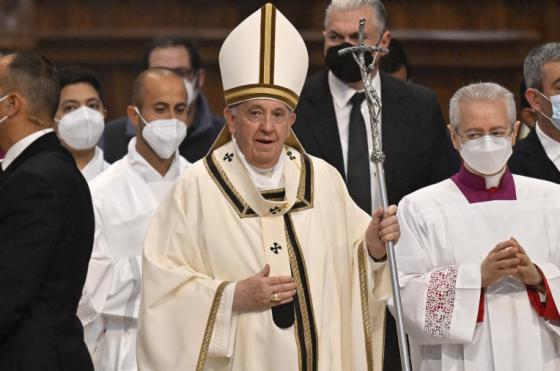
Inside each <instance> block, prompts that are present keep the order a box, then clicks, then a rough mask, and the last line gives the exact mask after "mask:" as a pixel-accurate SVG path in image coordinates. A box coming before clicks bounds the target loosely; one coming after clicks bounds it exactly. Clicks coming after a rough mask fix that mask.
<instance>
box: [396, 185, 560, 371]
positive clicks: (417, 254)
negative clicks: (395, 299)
mask: <svg viewBox="0 0 560 371" xmlns="http://www.w3.org/2000/svg"><path fill="white" fill-rule="evenodd" d="M513 179H514V183H515V191H516V195H517V200H512V201H509V200H508V201H504V200H500V201H488V202H480V203H472V204H469V203H468V201H467V199H466V198H465V196H464V195H463V194H462V193H461V191H460V190H459V188H458V187H457V186H456V185H455V183H454V182H453V181H452V180H450V179H448V180H445V181H443V182H441V183H438V184H436V185H433V186H430V187H426V188H424V189H421V190H419V191H417V192H415V193H412V194H411V195H408V196H406V197H405V198H404V199H403V200H402V201H401V203H400V204H399V210H398V218H399V223H400V227H401V233H402V234H401V238H400V241H399V242H398V244H397V246H396V250H395V251H396V256H397V263H398V269H399V277H400V286H401V295H402V303H403V310H404V320H405V327H406V331H407V332H408V334H409V339H410V345H411V357H412V363H413V369H414V370H415V371H440V370H441V371H443V370H446V371H448V370H454V371H481V370H484V371H492V370H496V371H527V370H539V371H552V370H560V353H559V345H560V343H559V337H558V334H559V333H560V332H559V330H560V327H558V325H559V323H556V321H548V320H545V319H544V318H542V317H539V316H538V315H537V313H536V311H535V310H534V309H533V307H532V306H531V304H530V301H529V299H528V295H527V289H526V287H525V285H524V284H523V283H521V282H520V281H519V280H518V279H516V278H513V277H508V278H505V279H502V280H501V281H499V282H498V283H496V284H494V285H491V286H489V287H487V288H486V291H485V292H484V318H483V321H482V322H478V323H477V315H478V309H479V303H480V300H481V287H480V286H481V277H480V264H481V262H482V260H484V259H485V258H486V257H487V255H488V253H489V252H490V250H491V249H493V248H494V247H495V246H496V245H497V244H498V243H499V242H502V241H506V240H508V239H509V238H510V237H514V238H516V239H517V240H518V241H519V243H520V244H521V246H522V247H523V248H524V249H525V251H526V252H527V254H528V255H529V257H530V258H531V260H532V261H533V262H534V263H535V264H536V265H537V266H538V267H539V268H540V269H541V270H542V272H543V274H544V276H545V278H546V280H547V282H548V285H549V288H550V291H551V293H552V296H553V298H554V301H555V302H556V303H560V270H559V268H558V267H559V265H560V228H559V227H558V220H559V219H558V218H559V215H560V187H559V186H558V185H556V184H553V183H548V182H544V181H541V180H536V179H531V178H526V177H521V176H515V175H514V178H513ZM549 300H550V299H549Z"/></svg>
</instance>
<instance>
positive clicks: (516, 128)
mask: <svg viewBox="0 0 560 371" xmlns="http://www.w3.org/2000/svg"><path fill="white" fill-rule="evenodd" d="M520 125H521V122H520V121H516V122H515V124H513V131H512V132H511V146H512V147H513V146H514V145H515V141H516V140H517V132H518V131H519V126H520Z"/></svg>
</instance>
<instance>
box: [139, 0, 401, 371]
mask: <svg viewBox="0 0 560 371" xmlns="http://www.w3.org/2000/svg"><path fill="white" fill-rule="evenodd" d="M219 60H220V71H221V74H222V82H223V84H224V93H225V100H226V105H227V108H226V109H225V110H224V115H225V117H226V122H227V125H226V127H225V128H224V129H223V131H222V133H221V134H220V136H219V137H218V139H217V141H216V143H214V145H213V147H212V148H211V150H210V152H209V154H208V155H207V156H206V157H205V158H204V159H203V160H202V161H199V162H197V163H196V164H194V165H193V166H192V167H191V168H189V170H188V171H187V172H186V173H185V175H184V176H182V177H181V178H180V179H179V180H178V181H177V183H176V184H175V186H174V188H173V191H172V193H171V194H170V195H169V196H168V197H167V198H166V199H165V200H164V201H163V202H162V205H161V206H160V208H159V209H158V211H157V212H156V214H155V215H154V218H153V220H152V223H151V225H150V229H149V231H148V234H147V237H146V245H145V251H144V260H143V282H142V306H141V310H140V318H139V332H138V366H139V369H140V370H143V371H145V370H151V371H159V370H197V371H202V370H213V371H216V370H223V371H225V370H233V371H262V370H267V371H295V370H310V371H312V370H314V371H316V370H321V371H341V370H355V371H362V370H363V371H365V370H371V371H374V370H375V371H380V370H381V365H382V358H383V355H382V349H383V327H384V313H385V303H386V299H387V297H388V296H389V295H390V292H391V291H390V284H389V277H388V267H387V263H386V262H385V259H386V250H385V242H384V241H386V240H393V241H394V240H396V239H397V238H398V236H399V228H398V223H397V220H396V217H395V215H394V214H395V213H396V207H395V206H392V207H390V208H389V209H388V210H387V213H386V214H385V217H383V210H377V211H376V212H375V213H374V216H375V217H374V218H373V219H372V218H371V217H370V216H369V215H367V214H366V213H365V212H363V211H362V210H361V209H360V208H359V207H358V206H357V205H356V204H355V203H354V202H353V201H352V199H351V198H350V196H349V194H348V191H347V190H346V186H345V184H344V181H343V180H342V178H341V176H340V175H339V173H338V172H337V171H336V169H334V168H333V167H332V166H330V165H328V164H327V163H326V162H324V161H322V160H319V159H317V158H313V157H311V156H308V155H307V154H306V153H305V152H304V151H303V149H302V147H301V145H300V144H299V142H298V140H297V138H296V137H295V135H294V134H293V132H292V131H291V126H292V124H293V123H294V121H295V114H294V113H293V110H294V108H295V106H296V104H297V101H298V97H299V93H300V91H301V88H302V86H303V83H304V80H305V76H306V72H307V66H308V55H307V50H306V48H305V43H304V41H303V39H302V38H301V36H300V35H299V33H298V32H297V30H296V29H295V28H294V27H293V26H292V24H291V23H290V22H289V21H288V20H287V19H286V18H285V17H284V16H283V15H282V14H281V13H280V12H279V11H277V10H276V8H275V7H274V6H273V5H271V4H266V5H265V6H263V7H262V8H261V9H260V10H258V11H257V12H255V13H253V14H252V15H251V16H249V17H248V18H247V19H246V20H245V21H243V22H242V23H241V24H240V25H239V26H238V27H237V28H235V29H234V30H233V31H232V32H231V33H230V35H229V36H228V37H227V38H226V40H225V41H224V44H223V45H222V48H221V50H220V58H219Z"/></svg>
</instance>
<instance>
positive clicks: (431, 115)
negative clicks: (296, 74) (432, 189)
mask: <svg viewBox="0 0 560 371" xmlns="http://www.w3.org/2000/svg"><path fill="white" fill-rule="evenodd" d="M327 76H328V75H327V71H322V72H319V73H318V74H315V75H313V76H312V77H310V78H309V79H308V80H307V82H306V84H305V86H304V88H303V90H302V92H301V95H300V99H299V104H298V106H297V108H296V115H297V118H296V123H295V124H294V131H295V133H296V135H297V137H298V139H299V140H300V141H301V143H302V145H303V147H304V148H305V150H306V151H307V152H308V153H309V154H311V155H314V156H317V157H320V158H322V159H324V160H325V161H327V162H328V163H330V164H331V165H332V166H334V167H335V168H337V170H338V171H339V172H340V174H342V176H343V178H345V174H344V163H343V159H342V148H341V145H340V136H339V133H338V126H337V122H336V115H335V111H334V104H333V98H332V95H331V92H330V89H329V84H328V78H327ZM380 77H381V103H382V105H383V110H382V113H381V121H382V127H383V129H382V132H383V141H382V142H383V152H384V153H385V156H386V160H385V166H384V167H385V177H386V183H387V196H388V199H389V203H391V204H396V203H398V202H399V201H400V199H401V198H403V197H404V196H405V195H407V194H409V193H411V192H413V191H415V190H417V189H419V188H422V187H425V186H427V185H430V184H433V183H436V182H438V181H440V180H443V179H445V178H447V177H449V176H450V175H451V174H453V172H454V171H455V170H456V169H457V168H458V160H457V158H456V157H454V152H452V151H451V150H450V140H449V136H448V134H447V130H446V128H445V125H444V121H443V117H442V114H441V110H440V107H439V104H438V101H437V98H436V95H435V94H434V93H433V92H432V91H431V90H429V89H427V88H425V87H422V86H420V85H416V84H412V83H408V82H404V81H401V80H398V79H396V78H394V77H392V76H390V75H387V74H384V73H381V75H380ZM368 124H369V123H368ZM452 154H453V156H452Z"/></svg>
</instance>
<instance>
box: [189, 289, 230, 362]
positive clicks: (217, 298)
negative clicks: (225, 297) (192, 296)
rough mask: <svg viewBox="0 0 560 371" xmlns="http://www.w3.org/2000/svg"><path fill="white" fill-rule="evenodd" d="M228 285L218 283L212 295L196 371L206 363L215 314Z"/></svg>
mask: <svg viewBox="0 0 560 371" xmlns="http://www.w3.org/2000/svg"><path fill="white" fill-rule="evenodd" d="M228 284H229V282H227V281H223V282H222V283H220V285H219V286H218V289H217V290H216V295H214V300H213V301H212V306H211V307H210V314H209V315H208V320H207V321H206V330H205V331H204V338H203V339H202V345H201V346H200V353H199V354H198V362H197V363H196V371H203V370H204V364H205V363H206V357H207V356H208V347H209V346H210V339H211V338H212V330H213V329H214V322H216V314H217V312H218V308H219V307H220V301H221V299H222V294H223V293H224V289H225V288H226V286H227V285H228Z"/></svg>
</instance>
